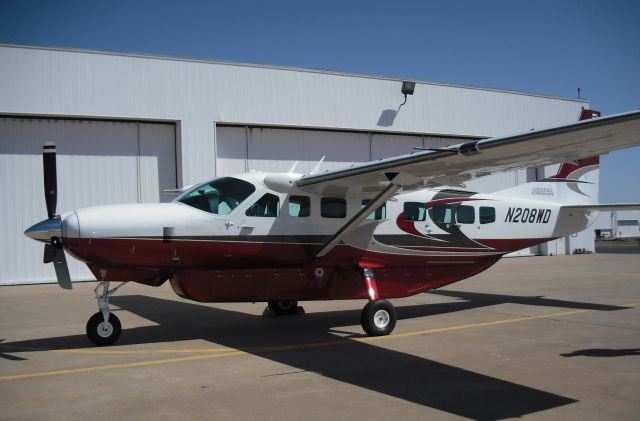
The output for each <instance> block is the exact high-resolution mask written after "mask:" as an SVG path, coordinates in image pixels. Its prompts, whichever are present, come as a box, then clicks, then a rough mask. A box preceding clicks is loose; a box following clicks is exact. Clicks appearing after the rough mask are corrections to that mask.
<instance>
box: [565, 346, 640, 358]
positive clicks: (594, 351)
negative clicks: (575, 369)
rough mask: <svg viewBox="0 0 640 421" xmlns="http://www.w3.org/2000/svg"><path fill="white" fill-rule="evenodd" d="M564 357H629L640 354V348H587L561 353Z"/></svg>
mask: <svg viewBox="0 0 640 421" xmlns="http://www.w3.org/2000/svg"><path fill="white" fill-rule="evenodd" d="M560 355H562V356H563V357H628V356H632V355H636V356H640V348H630V349H612V348H587V349H578V350H577V351H573V352H567V353H565V354H560Z"/></svg>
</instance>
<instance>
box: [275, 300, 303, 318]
mask: <svg viewBox="0 0 640 421" xmlns="http://www.w3.org/2000/svg"><path fill="white" fill-rule="evenodd" d="M268 306H269V308H270V309H271V310H273V312H274V313H276V316H288V315H289V314H293V313H295V311H296V309H297V308H298V302H297V301H296V300H279V301H269V302H268Z"/></svg>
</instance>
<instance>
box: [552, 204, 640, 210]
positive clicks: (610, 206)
mask: <svg viewBox="0 0 640 421" xmlns="http://www.w3.org/2000/svg"><path fill="white" fill-rule="evenodd" d="M562 209H575V210H597V211H605V212H611V211H626V210H640V203H611V204H593V205H568V206H563V207H562Z"/></svg>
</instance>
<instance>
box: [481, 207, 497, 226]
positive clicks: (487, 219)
mask: <svg viewBox="0 0 640 421" xmlns="http://www.w3.org/2000/svg"><path fill="white" fill-rule="evenodd" d="M495 221H496V208H494V207H492V206H480V223H481V224H490V223H492V222H495Z"/></svg>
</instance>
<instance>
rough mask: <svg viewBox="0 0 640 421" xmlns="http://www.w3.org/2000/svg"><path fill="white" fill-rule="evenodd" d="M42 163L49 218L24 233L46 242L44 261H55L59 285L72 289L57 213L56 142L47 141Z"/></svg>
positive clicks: (60, 221) (60, 222) (60, 224)
mask: <svg viewBox="0 0 640 421" xmlns="http://www.w3.org/2000/svg"><path fill="white" fill-rule="evenodd" d="M42 165H43V170H44V200H45V202H46V204H47V216H48V217H49V219H45V220H44V221H41V222H38V223H37V224H35V225H33V226H32V227H30V228H28V229H27V230H26V231H25V232H24V234H25V235H26V236H27V237H29V238H32V239H34V240H38V241H43V242H45V243H46V244H45V246H44V258H43V262H44V263H51V262H53V267H54V269H55V271H56V278H57V279H58V285H60V287H62V288H64V289H71V288H72V286H71V276H70V275H69V267H68V266H67V259H66V257H65V255H64V248H63V247H62V242H61V241H60V238H61V237H62V219H61V218H60V216H59V215H56V206H57V201H58V187H57V184H58V182H57V170H56V144H55V143H53V142H47V143H45V145H44V146H43V148H42Z"/></svg>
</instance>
